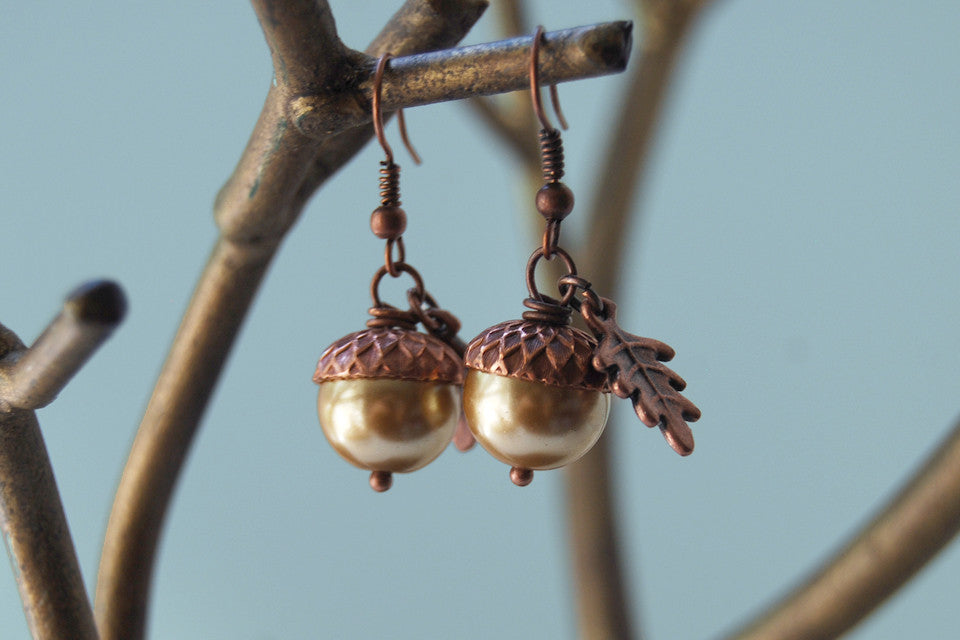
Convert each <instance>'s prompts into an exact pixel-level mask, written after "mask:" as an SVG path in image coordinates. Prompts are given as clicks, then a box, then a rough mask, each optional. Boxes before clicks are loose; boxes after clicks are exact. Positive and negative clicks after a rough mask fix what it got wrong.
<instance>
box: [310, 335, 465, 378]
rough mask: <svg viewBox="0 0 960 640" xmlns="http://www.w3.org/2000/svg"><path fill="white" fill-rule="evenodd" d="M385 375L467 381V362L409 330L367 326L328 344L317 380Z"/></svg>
mask: <svg viewBox="0 0 960 640" xmlns="http://www.w3.org/2000/svg"><path fill="white" fill-rule="evenodd" d="M361 378H381V379H392V380H413V381H418V382H443V383H447V384H463V361H462V360H461V359H460V358H459V357H458V356H457V353H456V352H455V351H454V350H453V349H452V348H451V347H450V346H449V345H447V344H445V343H443V342H441V341H440V340H439V339H437V338H434V337H433V336H431V335H428V334H426V333H420V332H419V331H411V330H409V329H397V328H392V327H391V328H377V329H364V330H363V331H357V332H355V333H351V334H350V335H347V336H344V337H342V338H340V339H339V340H337V341H336V342H334V343H333V344H332V345H330V346H329V347H327V350H326V351H324V352H323V355H322V356H320V361H319V362H318V363H317V372H316V373H314V374H313V381H314V382H316V383H317V384H320V383H321V382H327V381H329V380H355V379H361Z"/></svg>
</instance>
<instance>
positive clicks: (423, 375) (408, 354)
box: [313, 54, 465, 492]
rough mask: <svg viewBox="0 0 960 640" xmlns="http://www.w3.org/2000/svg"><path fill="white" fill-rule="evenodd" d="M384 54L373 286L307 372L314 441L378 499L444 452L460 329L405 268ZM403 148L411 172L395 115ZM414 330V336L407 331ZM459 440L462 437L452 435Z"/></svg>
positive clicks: (454, 399) (377, 114)
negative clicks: (395, 283)
mask: <svg viewBox="0 0 960 640" xmlns="http://www.w3.org/2000/svg"><path fill="white" fill-rule="evenodd" d="M390 57H391V56H390V54H385V55H383V56H382V57H381V58H380V59H379V60H378V62H377V67H376V71H375V73H374V90H373V100H372V107H373V108H372V111H373V127H374V132H375V134H376V137H377V140H378V141H379V142H380V145H381V147H383V151H384V153H385V155H386V159H385V160H383V161H382V162H381V163H380V166H381V168H380V206H378V207H377V208H376V209H374V211H373V213H372V215H371V217H370V228H371V230H372V231H373V233H374V235H376V236H377V237H378V238H381V239H383V240H386V249H385V252H384V265H383V266H381V267H380V268H379V269H378V270H377V272H376V273H375V274H374V276H373V280H372V282H371V284H370V296H371V298H372V299H373V306H372V307H371V308H370V309H369V313H370V316H371V317H370V319H369V320H367V328H366V329H364V330H362V331H357V332H354V333H351V334H349V335H347V336H344V337H343V338H341V339H339V340H337V341H336V342H334V343H333V344H332V345H330V346H329V347H327V349H326V350H325V351H324V352H323V355H321V356H320V360H319V362H318V363H317V369H316V373H315V374H314V376H313V380H314V382H316V383H317V384H319V385H320V391H319V395H318V398H317V410H318V415H319V418H320V425H321V427H322V429H323V432H324V435H326V437H327V439H328V440H329V441H330V444H331V445H332V446H333V448H334V450H336V452H337V453H338V454H340V455H341V456H342V457H343V458H345V459H346V460H347V461H349V462H351V463H353V464H354V465H356V466H358V467H360V468H362V469H367V470H369V471H370V472H371V474H370V486H371V487H372V488H373V489H374V490H376V491H381V492H382V491H386V490H387V489H389V488H390V486H391V484H392V475H393V474H394V473H399V472H408V471H415V470H416V469H419V468H421V467H423V466H425V465H427V464H429V463H430V462H431V461H432V460H434V459H435V458H436V457H437V456H439V455H440V453H442V452H443V450H444V449H445V448H446V447H447V445H448V444H449V443H450V441H451V439H452V438H453V435H454V432H455V430H456V428H457V425H458V421H459V418H460V415H461V410H460V406H461V402H460V397H461V385H462V384H463V360H462V356H463V350H464V344H463V342H462V341H461V340H460V339H459V338H457V332H458V331H459V328H460V322H459V320H457V318H456V316H454V315H453V314H452V313H450V312H448V311H445V310H443V309H440V308H439V307H438V306H437V304H436V301H435V300H434V299H433V297H432V296H431V295H430V294H429V293H428V292H427V291H426V289H425V288H424V285H423V278H422V277H421V276H420V274H419V273H418V272H417V270H416V269H414V268H413V267H412V266H410V265H409V264H408V263H407V262H406V255H405V250H404V245H403V232H404V230H405V229H406V213H405V212H404V210H403V209H402V208H401V207H400V181H399V180H400V167H399V166H398V165H397V164H396V163H395V162H394V159H393V151H392V150H391V148H390V145H389V144H388V143H387V140H386V137H385V136H384V133H383V115H382V113H381V108H380V104H381V90H380V87H381V84H382V80H383V73H384V70H385V68H386V65H387V62H388V61H389V59H390ZM397 119H398V124H399V125H400V126H399V128H400V135H401V138H402V139H403V142H404V144H405V145H406V146H407V149H408V150H409V151H410V154H411V156H413V158H414V161H415V162H417V163H419V158H418V157H417V155H416V152H415V151H414V150H413V148H412V146H411V145H410V143H409V140H408V139H407V135H406V127H405V126H404V120H403V113H402V112H398V114H397ZM404 274H406V275H407V276H409V277H410V278H412V279H413V283H414V286H413V288H411V289H409V290H408V291H407V303H408V305H409V306H408V308H407V309H406V310H402V309H400V308H398V307H395V306H393V305H390V304H387V303H385V302H383V301H382V300H381V299H380V294H379V286H380V282H381V281H382V280H383V278H384V277H385V276H388V275H389V276H390V277H391V278H399V277H401V276H402V275H404ZM418 325H421V326H422V327H423V329H424V330H425V331H424V332H421V331H417V326H418ZM462 428H463V429H464V430H465V427H462Z"/></svg>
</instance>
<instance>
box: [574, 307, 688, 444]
mask: <svg viewBox="0 0 960 640" xmlns="http://www.w3.org/2000/svg"><path fill="white" fill-rule="evenodd" d="M599 300H600V301H601V302H602V309H599V310H598V309H597V308H596V305H591V304H583V305H582V306H581V313H582V314H583V317H584V320H586V322H587V325H588V326H589V327H590V329H592V330H593V332H594V333H595V334H596V336H597V338H598V339H599V341H600V344H599V345H598V346H597V350H596V353H595V354H594V356H593V366H594V368H596V369H597V370H599V371H603V372H606V374H607V377H608V380H609V382H610V389H611V390H612V391H613V392H614V393H615V394H617V395H618V396H619V397H621V398H630V400H632V401H633V409H634V411H636V413H637V416H638V417H639V418H640V420H641V421H642V422H643V424H645V425H647V426H648V427H655V426H657V425H659V426H660V430H661V431H662V432H663V437H664V438H666V439H667V442H668V443H669V444H670V446H671V447H673V449H674V451H676V452H677V453H679V454H680V455H682V456H685V455H688V454H690V453H692V452H693V433H692V432H691V431H690V427H689V426H688V425H687V421H690V422H695V421H696V420H697V419H698V418H699V417H700V410H699V409H697V407H696V406H695V405H694V404H693V403H692V402H690V401H689V400H687V399H686V398H685V397H683V395H681V394H680V392H681V391H683V389H684V387H686V386H687V383H686V382H684V381H683V378H681V377H680V376H679V375H677V374H676V373H675V372H674V371H673V370H672V369H670V368H669V367H667V366H666V365H664V364H663V362H666V361H668V360H670V359H671V358H673V356H674V351H673V349H671V348H670V347H669V346H667V345H666V344H664V343H662V342H660V341H659V340H653V339H652V338H641V337H640V336H635V335H632V334H629V333H627V332H626V331H624V330H623V329H621V328H620V325H619V324H617V319H616V308H617V307H616V305H615V304H614V303H613V301H611V300H608V299H607V298H599Z"/></svg>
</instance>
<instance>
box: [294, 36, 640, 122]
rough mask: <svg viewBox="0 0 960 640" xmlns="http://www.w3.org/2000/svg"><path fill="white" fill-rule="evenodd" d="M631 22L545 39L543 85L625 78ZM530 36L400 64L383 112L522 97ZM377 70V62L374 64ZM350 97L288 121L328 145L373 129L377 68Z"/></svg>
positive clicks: (394, 65) (320, 102)
mask: <svg viewBox="0 0 960 640" xmlns="http://www.w3.org/2000/svg"><path fill="white" fill-rule="evenodd" d="M631 30H632V25H631V23H629V22H608V23H605V24H599V25H593V26H590V27H576V28H573V29H565V30H563V31H552V32H550V33H547V34H545V36H544V43H543V48H542V53H543V57H542V63H541V65H540V69H541V78H542V82H543V83H544V84H556V83H559V82H565V81H568V80H575V79H581V78H589V77H594V76H600V75H605V74H610V73H617V72H619V71H622V70H623V69H624V67H625V66H626V64H627V57H628V55H629V53H630V44H631V42H630V34H631ZM532 42H533V38H532V36H521V37H518V38H512V39H510V40H501V41H499V42H492V43H487V44H478V45H471V46H467V47H461V48H459V49H454V50H449V51H436V52H429V53H421V54H416V55H410V56H403V57H396V58H394V59H393V60H391V61H390V73H387V74H385V75H384V76H383V83H382V90H381V92H382V105H383V109H384V110H385V111H395V110H397V109H399V108H401V107H415V106H419V105H425V104H430V103H433V102H440V101H444V100H459V99H462V98H470V97H476V96H486V95H491V94H495V93H504V92H507V91H516V90H519V89H523V88H524V87H525V86H527V85H528V84H529V71H528V68H527V65H528V61H529V51H530V45H531V43H532ZM371 62H372V61H371ZM357 76H358V80H359V82H358V84H357V85H356V86H355V87H354V88H353V90H345V91H341V92H338V93H336V94H333V95H330V94H329V93H324V94H321V95H307V96H301V97H297V98H294V99H293V100H292V101H291V103H290V114H291V119H292V120H293V122H294V123H295V124H296V126H297V128H299V129H300V130H301V131H302V132H303V133H304V134H305V135H307V136H309V137H311V138H323V137H325V136H328V135H330V133H331V132H332V131H340V130H343V129H347V128H349V127H352V126H356V125H358V124H362V123H366V122H369V120H370V103H371V100H372V97H373V68H372V66H370V65H369V64H368V65H367V66H366V67H365V68H364V69H363V71H361V72H358V74H357Z"/></svg>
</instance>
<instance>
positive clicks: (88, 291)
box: [0, 282, 126, 640]
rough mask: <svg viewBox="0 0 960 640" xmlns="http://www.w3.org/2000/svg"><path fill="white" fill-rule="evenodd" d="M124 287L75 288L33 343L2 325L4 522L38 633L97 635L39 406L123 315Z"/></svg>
mask: <svg viewBox="0 0 960 640" xmlns="http://www.w3.org/2000/svg"><path fill="white" fill-rule="evenodd" d="M125 306H126V303H125V300H124V297H123V293H122V292H121V291H120V289H119V287H117V286H116V285H115V284H113V283H110V282H93V283H90V284H88V285H85V286H83V287H81V288H79V289H77V290H76V291H74V293H73V294H71V295H70V296H69V297H68V299H67V301H66V304H65V305H64V308H63V311H62V312H61V313H60V314H59V315H58V316H57V317H56V318H55V319H54V320H53V322H52V323H50V325H49V326H48V327H47V329H46V330H45V331H44V332H43V334H42V335H41V336H40V337H39V338H38V339H37V341H36V342H35V343H34V345H33V346H32V347H30V348H29V349H26V348H25V347H24V345H23V343H21V342H20V340H19V339H18V338H17V337H16V335H14V334H13V332H11V331H9V330H8V329H7V328H6V327H4V326H3V325H0V526H2V528H3V536H4V540H5V541H6V543H7V546H8V548H9V550H10V558H11V560H12V562H13V564H14V568H15V572H14V573H15V574H16V578H17V586H18V587H19V589H20V597H21V598H22V600H23V605H24V611H25V612H26V615H27V624H28V626H29V627H30V632H31V634H32V635H33V637H34V638H36V639H38V640H60V639H62V638H78V639H80V640H96V638H97V632H96V629H95V627H94V622H93V611H92V609H91V607H90V601H89V599H88V598H87V592H86V589H85V588H84V586H83V578H82V576H81V574H80V566H79V564H78V562H77V554H76V551H75V550H74V547H73V540H72V539H71V537H70V530H69V528H68V527H67V519H66V516H65V515H64V512H63V505H62V504H61V502H60V494H59V492H58V491H57V485H56V481H55V479H54V476H53V469H52V468H51V466H50V458H49V456H48V455H47V449H46V447H45V446H44V443H43V436H42V435H41V433H40V425H39V424H38V423H37V417H36V414H34V412H33V411H32V409H33V408H36V407H40V406H44V405H46V404H47V403H49V402H50V400H52V399H53V397H54V396H56V394H57V392H59V391H60V389H62V388H63V386H64V385H65V384H66V383H67V381H68V380H69V379H70V378H71V377H72V376H73V375H74V374H75V373H76V372H77V370H78V369H79V368H80V366H81V365H83V363H84V362H86V361H87V359H89V357H90V355H91V354H92V353H93V352H94V351H95V350H96V348H97V347H98V346H99V345H100V344H101V343H102V342H103V341H104V340H105V339H106V338H107V336H108V335H109V334H110V333H111V332H112V331H113V329H114V328H115V327H116V326H117V324H119V322H120V320H121V319H122V318H123V315H124V310H125Z"/></svg>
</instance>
